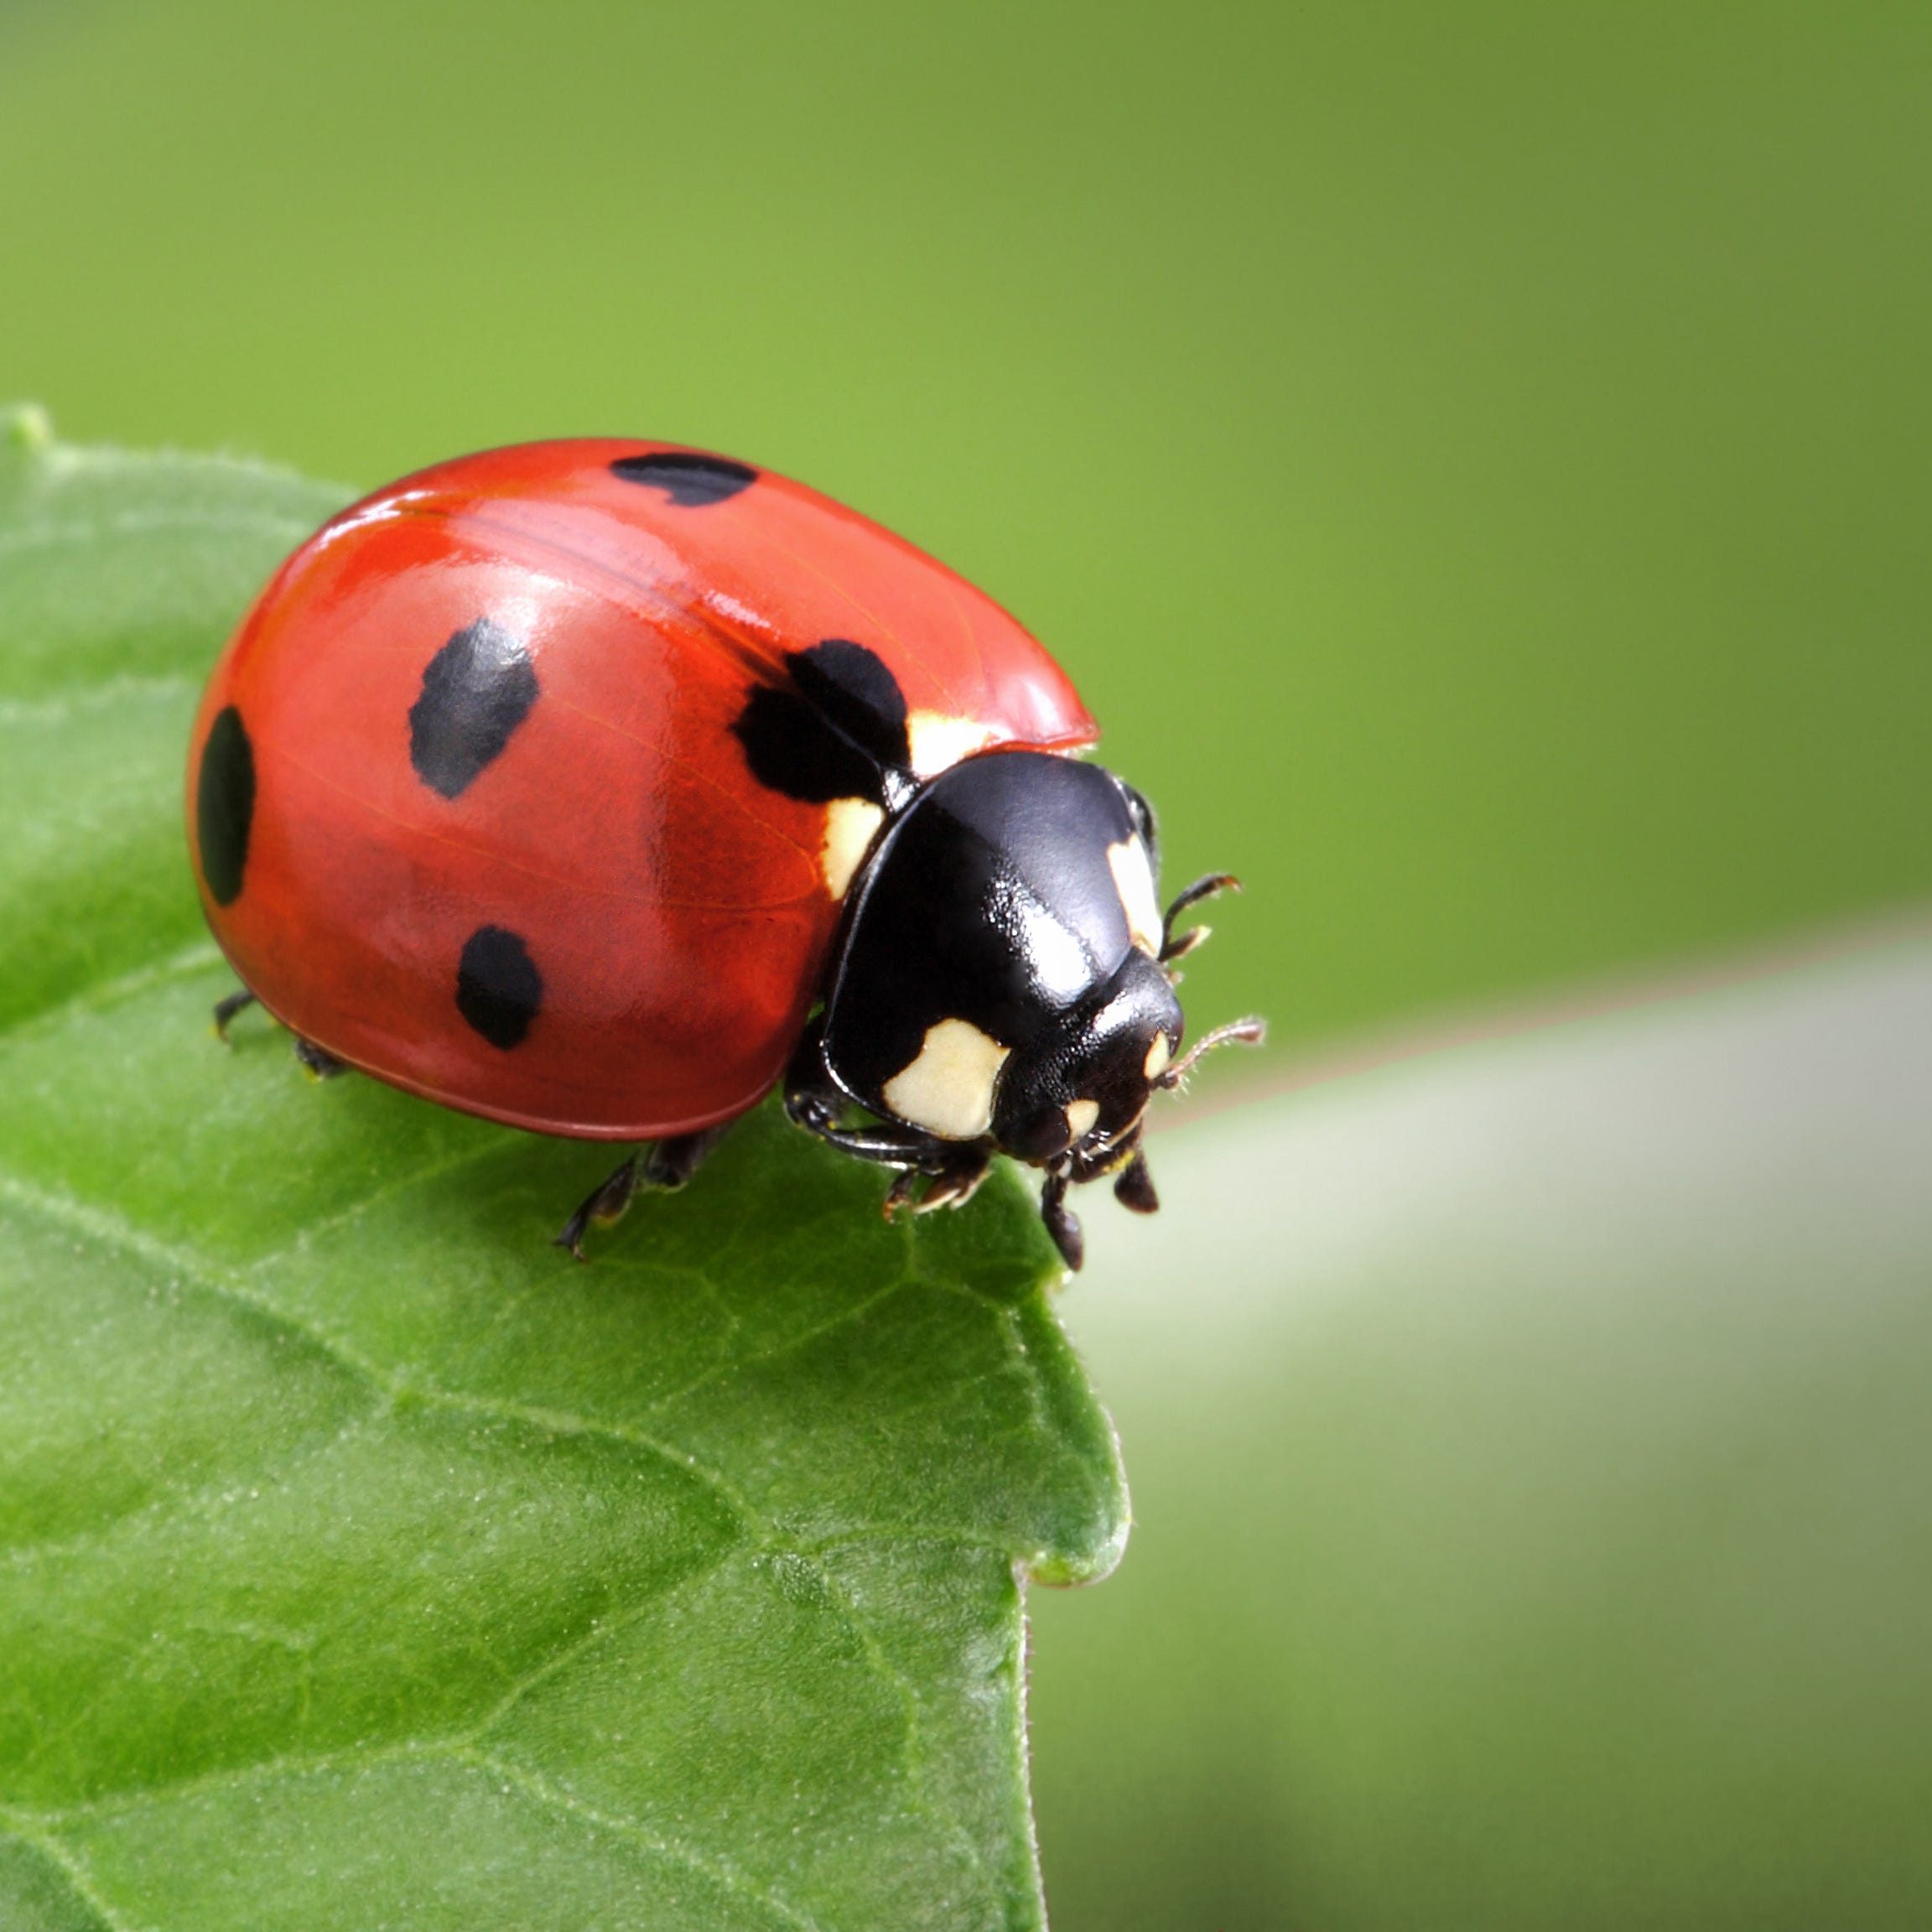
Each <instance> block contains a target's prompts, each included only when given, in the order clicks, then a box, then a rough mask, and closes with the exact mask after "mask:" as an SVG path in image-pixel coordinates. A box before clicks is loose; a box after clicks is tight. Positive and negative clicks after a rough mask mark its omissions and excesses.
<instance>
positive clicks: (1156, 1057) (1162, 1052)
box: [1142, 1033, 1174, 1081]
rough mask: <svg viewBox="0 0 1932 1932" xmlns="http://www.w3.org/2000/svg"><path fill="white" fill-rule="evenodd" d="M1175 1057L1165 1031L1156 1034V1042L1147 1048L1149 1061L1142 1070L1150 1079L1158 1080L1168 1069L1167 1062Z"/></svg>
mask: <svg viewBox="0 0 1932 1932" xmlns="http://www.w3.org/2000/svg"><path fill="white" fill-rule="evenodd" d="M1173 1057H1174V1049H1173V1048H1172V1047H1171V1046H1169V1045H1168V1044H1167V1036H1166V1034H1165V1033H1156V1035H1155V1036H1154V1044H1153V1045H1152V1046H1150V1047H1149V1048H1148V1049H1147V1061H1146V1064H1145V1067H1143V1069H1142V1071H1143V1072H1145V1074H1146V1076H1147V1078H1148V1079H1149V1080H1150V1081H1151V1080H1158V1079H1159V1078H1161V1075H1162V1074H1163V1073H1165V1072H1166V1071H1167V1062H1169V1061H1170V1060H1171V1059H1172V1058H1173Z"/></svg>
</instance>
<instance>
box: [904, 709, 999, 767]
mask: <svg viewBox="0 0 1932 1932" xmlns="http://www.w3.org/2000/svg"><path fill="white" fill-rule="evenodd" d="M906 739H907V740H908V741H909V742H910V744H911V747H912V769H913V771H915V772H916V773H917V775H918V776H920V777H922V778H932V777H937V776H938V774H939V773H940V772H942V771H945V770H946V769H947V768H948V766H953V765H957V764H958V762H959V761H960V760H961V759H962V758H970V757H971V756H973V754H974V752H975V751H984V750H985V749H986V747H987V746H988V745H990V744H991V743H992V742H993V734H992V732H991V731H990V730H988V729H987V727H986V726H985V725H982V724H980V723H979V721H978V720H977V719H972V718H948V717H947V716H946V714H944V713H943V712H941V711H915V712H913V713H911V715H910V716H908V717H907V719H906Z"/></svg>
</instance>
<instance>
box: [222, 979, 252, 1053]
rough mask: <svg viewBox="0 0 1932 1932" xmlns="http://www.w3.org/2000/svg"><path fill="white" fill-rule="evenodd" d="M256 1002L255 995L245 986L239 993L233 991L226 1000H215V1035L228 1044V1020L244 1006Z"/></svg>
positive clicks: (223, 1043) (224, 1044) (224, 1043)
mask: <svg viewBox="0 0 1932 1932" xmlns="http://www.w3.org/2000/svg"><path fill="white" fill-rule="evenodd" d="M254 1004H255V995H253V994H252V993H251V992H250V991H249V990H248V989H247V987H246V986H244V987H243V988H242V989H241V991H240V992H239V993H231V994H230V995H228V997H227V998H226V1000H216V1002H215V1037H216V1039H217V1040H219V1041H221V1044H222V1045H223V1046H226V1045H227V1044H228V1022H229V1021H231V1020H232V1019H233V1018H234V1017H235V1015H236V1014H237V1013H239V1012H241V1010H243V1009H244V1008H246V1007H249V1006H252V1005H254Z"/></svg>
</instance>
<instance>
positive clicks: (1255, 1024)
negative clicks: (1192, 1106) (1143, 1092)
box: [1154, 1019, 1268, 1093]
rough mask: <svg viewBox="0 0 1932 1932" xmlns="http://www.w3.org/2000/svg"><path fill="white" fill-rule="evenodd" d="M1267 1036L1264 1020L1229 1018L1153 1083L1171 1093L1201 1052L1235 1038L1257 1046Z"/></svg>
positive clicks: (1204, 1036)
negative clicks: (1224, 1024) (1225, 1023)
mask: <svg viewBox="0 0 1932 1932" xmlns="http://www.w3.org/2000/svg"><path fill="white" fill-rule="evenodd" d="M1267 1037H1268V1022H1267V1021H1265V1020H1253V1019H1249V1020H1231V1021H1229V1022H1228V1024H1227V1025H1226V1026H1217V1027H1216V1028H1215V1029H1214V1031H1213V1032H1212V1033H1204V1034H1202V1036H1201V1037H1200V1038H1199V1039H1198V1040H1197V1041H1195V1042H1194V1044H1193V1045H1192V1046H1191V1047H1190V1048H1189V1049H1188V1050H1187V1052H1185V1053H1183V1054H1182V1056H1181V1057H1180V1058H1179V1059H1178V1060H1176V1062H1174V1064H1173V1065H1172V1066H1171V1067H1169V1068H1168V1069H1167V1071H1166V1072H1165V1073H1163V1074H1162V1075H1161V1077H1160V1078H1159V1079H1157V1080H1156V1082H1155V1083H1154V1084H1155V1085H1156V1087H1164V1088H1166V1089H1167V1090H1168V1091H1169V1092H1170V1093H1171V1092H1172V1091H1173V1089H1174V1088H1176V1087H1178V1086H1179V1085H1180V1084H1181V1083H1182V1081H1183V1080H1185V1079H1186V1078H1187V1076H1188V1074H1189V1073H1191V1072H1192V1071H1193V1068H1194V1062H1196V1061H1197V1060H1198V1059H1199V1058H1200V1057H1201V1056H1202V1054H1203V1053H1212V1052H1213V1051H1214V1049H1215V1048H1216V1047H1217V1046H1232V1045H1233V1042H1234V1041H1237V1040H1239V1041H1240V1042H1241V1044H1242V1045H1243V1046H1259V1045H1260V1044H1261V1042H1262V1041H1264V1040H1265V1039H1266V1038H1267Z"/></svg>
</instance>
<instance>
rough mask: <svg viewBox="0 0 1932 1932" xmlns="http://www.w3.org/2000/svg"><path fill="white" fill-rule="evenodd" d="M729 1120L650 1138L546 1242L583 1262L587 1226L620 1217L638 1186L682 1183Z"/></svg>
mask: <svg viewBox="0 0 1932 1932" xmlns="http://www.w3.org/2000/svg"><path fill="white" fill-rule="evenodd" d="M730 1124H731V1123H730V1121H728V1120H727V1121H725V1123H724V1124H722V1125H720V1126H717V1127H706V1128H704V1129H703V1130H701V1131H699V1133H696V1134H676V1135H673V1136H672V1137H671V1138H670V1139H669V1140H655V1141H653V1142H652V1144H651V1145H650V1146H648V1147H647V1148H644V1149H643V1150H641V1152H638V1153H636V1154H633V1155H632V1156H631V1157H630V1159H629V1160H627V1161H622V1162H621V1163H620V1164H619V1165H618V1166H616V1167H615V1169H614V1170H613V1171H611V1172H610V1175H609V1176H607V1177H606V1178H605V1180H603V1181H601V1182H599V1183H598V1185H597V1186H596V1187H594V1188H592V1189H591V1191H590V1192H589V1194H587V1195H586V1196H585V1197H584V1199H583V1200H582V1201H581V1202H579V1204H578V1207H577V1212H576V1213H574V1214H573V1215H572V1216H571V1217H570V1218H569V1220H568V1221H566V1222H565V1223H564V1227H563V1230H562V1232H561V1233H558V1236H557V1238H556V1239H555V1240H554V1241H553V1242H552V1243H551V1246H552V1247H553V1248H564V1249H569V1252H570V1254H572V1255H573V1256H574V1258H575V1259H578V1260H579V1261H588V1260H589V1259H590V1257H589V1255H588V1254H585V1253H584V1235H585V1234H586V1233H588V1232H589V1229H590V1228H591V1227H592V1226H593V1225H595V1226H596V1227H599V1228H608V1227H610V1225H611V1223H613V1222H615V1221H617V1220H620V1219H621V1218H622V1216H623V1213H624V1210H625V1209H626V1207H629V1206H630V1205H631V1199H632V1197H634V1196H635V1195H636V1192H637V1191H638V1190H639V1189H640V1188H645V1187H648V1188H653V1189H657V1190H660V1191H662V1192H670V1191H671V1190H672V1189H673V1188H678V1187H683V1185H684V1183H685V1182H687V1181H688V1180H689V1179H690V1178H691V1176H693V1174H695V1173H696V1172H697V1171H698V1170H699V1167H700V1166H703V1164H704V1157H705V1156H706V1155H708V1154H709V1152H710V1151H711V1150H712V1149H713V1148H714V1147H715V1146H716V1145H718V1143H719V1141H720V1140H723V1139H724V1138H725V1133H726V1131H727V1130H728V1129H729V1128H730Z"/></svg>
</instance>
